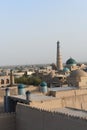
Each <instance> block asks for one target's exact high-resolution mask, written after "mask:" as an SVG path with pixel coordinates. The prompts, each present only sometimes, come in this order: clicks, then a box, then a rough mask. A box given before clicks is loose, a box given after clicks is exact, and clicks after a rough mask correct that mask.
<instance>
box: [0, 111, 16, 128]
mask: <svg viewBox="0 0 87 130" xmlns="http://www.w3.org/2000/svg"><path fill="white" fill-rule="evenodd" d="M15 126H16V124H15V114H14V113H11V114H10V113H2V114H0V130H16V129H15Z"/></svg>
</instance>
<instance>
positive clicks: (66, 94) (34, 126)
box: [0, 42, 87, 130]
mask: <svg viewBox="0 0 87 130" xmlns="http://www.w3.org/2000/svg"><path fill="white" fill-rule="evenodd" d="M83 68H84V67H83V65H78V64H77V62H76V61H75V60H74V59H73V58H70V59H68V60H67V61H66V65H65V66H64V67H63V64H62V56H61V54H60V46H59V42H57V73H59V75H62V74H63V73H64V74H65V76H66V79H67V86H64V87H50V88H48V86H47V83H46V82H42V83H41V84H40V86H39V87H37V88H35V87H34V89H35V90H34V91H30V88H25V87H24V85H18V87H17V89H18V93H17V94H11V93H10V91H11V90H10V89H11V88H6V90H5V96H4V112H3V113H1V115H0V129H1V130H29V129H30V130H77V129H78V130H86V129H87V73H86V72H85V71H84V70H83Z"/></svg>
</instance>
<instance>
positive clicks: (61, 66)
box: [57, 41, 63, 71]
mask: <svg viewBox="0 0 87 130" xmlns="http://www.w3.org/2000/svg"><path fill="white" fill-rule="evenodd" d="M59 44H60V42H59V41H57V70H58V71H59V70H63V64H62V57H61V54H60V45H59Z"/></svg>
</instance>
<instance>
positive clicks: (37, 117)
mask: <svg viewBox="0 0 87 130" xmlns="http://www.w3.org/2000/svg"><path fill="white" fill-rule="evenodd" d="M29 129H30V130H86V129H87V121H86V120H85V119H79V118H76V117H70V116H68V115H64V114H59V113H56V112H49V111H43V110H40V109H35V108H30V107H29V106H27V105H21V104H18V105H17V114H16V130H29Z"/></svg>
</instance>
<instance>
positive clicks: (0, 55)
mask: <svg viewBox="0 0 87 130" xmlns="http://www.w3.org/2000/svg"><path fill="white" fill-rule="evenodd" d="M86 7H87V1H86V0H83V1H82V0H77V1H76V0H71V1H69V0H66V1H65V0H61V1H59V0H54V1H53V0H44V1H40V0H37V1H35V0H30V1H28V0H25V1H24V0H18V1H17V0H15V1H11V0H8V1H6V0H4V1H1V2H0V17H1V21H0V23H1V24H0V45H1V50H0V66H1V65H16V64H17V65H18V64H44V63H56V48H57V47H56V46H57V45H56V42H57V41H60V47H61V54H62V59H63V63H65V62H66V60H67V59H69V58H70V57H72V58H74V59H75V60H76V61H77V62H87V59H86V55H87V51H86V48H87V44H86V43H87V38H86V34H87V26H86V23H87V17H86V16H87V8H86Z"/></svg>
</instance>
